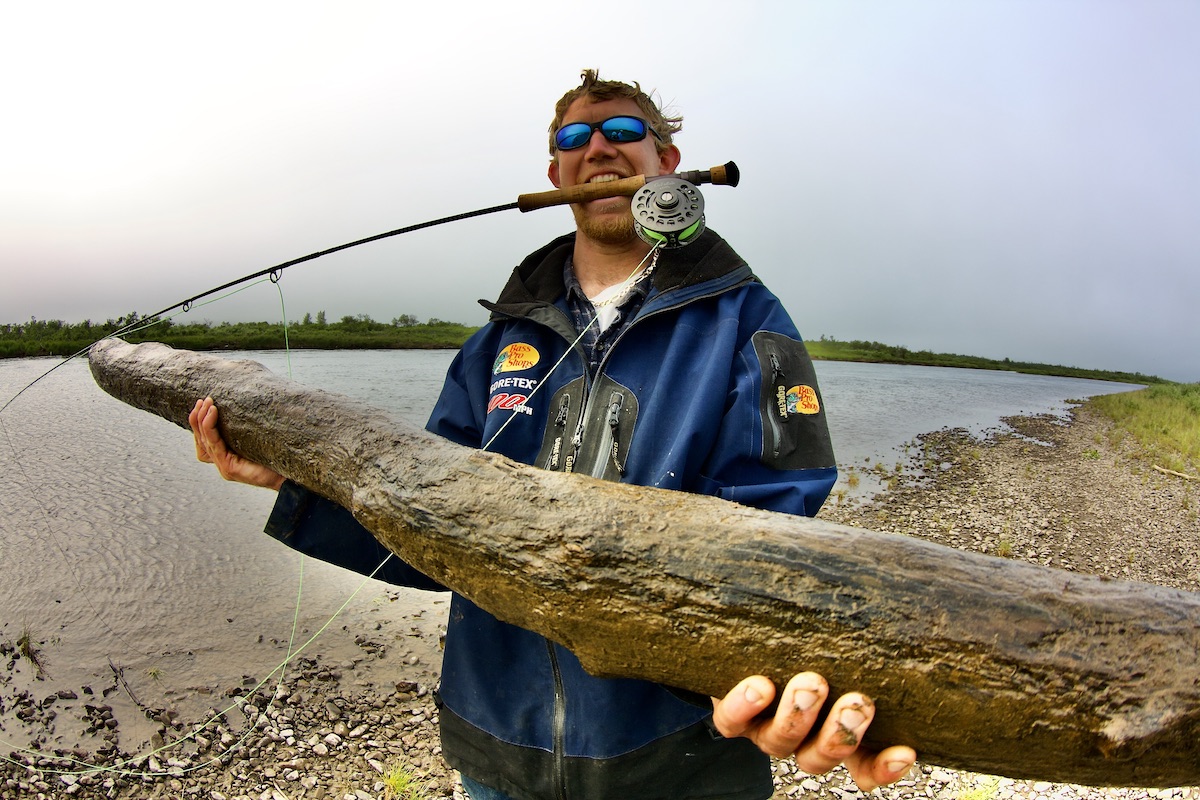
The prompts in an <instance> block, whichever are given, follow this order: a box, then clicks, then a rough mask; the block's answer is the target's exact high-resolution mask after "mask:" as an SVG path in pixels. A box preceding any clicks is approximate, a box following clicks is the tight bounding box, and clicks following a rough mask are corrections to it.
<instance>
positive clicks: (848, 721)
mask: <svg viewBox="0 0 1200 800" xmlns="http://www.w3.org/2000/svg"><path fill="white" fill-rule="evenodd" d="M866 721H867V715H866V714H864V713H863V710H862V706H859V705H853V706H848V707H846V708H843V709H842V713H841V714H839V715H838V722H839V723H841V726H842V727H843V728H848V729H849V730H852V731H853V730H857V729H858V727H859V726H860V725H862V724H863V723H864V722H866Z"/></svg>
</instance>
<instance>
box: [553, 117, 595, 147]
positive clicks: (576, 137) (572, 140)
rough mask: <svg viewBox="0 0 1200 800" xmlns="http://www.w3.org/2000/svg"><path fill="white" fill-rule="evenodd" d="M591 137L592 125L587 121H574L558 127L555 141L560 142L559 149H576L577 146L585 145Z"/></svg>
mask: <svg viewBox="0 0 1200 800" xmlns="http://www.w3.org/2000/svg"><path fill="white" fill-rule="evenodd" d="M591 138H592V126H591V125H588V124H587V123H586V122H572V123H571V124H570V125H564V126H562V127H561V128H559V129H558V133H557V134H555V136H554V141H555V142H556V143H557V144H558V149H559V150H574V149H575V148H577V147H583V146H584V145H585V144H587V143H588V139H591Z"/></svg>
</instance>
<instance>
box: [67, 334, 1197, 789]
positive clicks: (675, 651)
mask: <svg viewBox="0 0 1200 800" xmlns="http://www.w3.org/2000/svg"><path fill="white" fill-rule="evenodd" d="M90 358H91V368H92V372H93V375H94V376H95V379H96V381H97V383H99V384H100V386H101V387H103V388H104V389H105V390H106V391H108V392H109V393H110V394H112V395H114V396H115V397H117V398H119V399H120V400H123V401H124V402H126V403H129V404H131V405H133V406H136V407H138V408H141V409H144V410H146V411H150V412H153V413H155V414H158V415H159V416H162V417H164V418H166V419H168V420H170V421H171V422H174V423H175V424H177V425H180V426H182V427H185V428H186V427H187V415H188V412H189V411H190V410H191V408H192V406H193V405H194V403H195V401H196V399H197V398H200V397H204V396H207V395H211V396H212V397H213V398H214V399H215V400H216V401H217V403H218V405H219V407H220V408H221V412H222V413H221V416H220V420H221V431H222V433H223V435H224V436H225V438H226V440H227V441H228V442H229V444H230V445H231V446H232V448H233V449H234V450H236V451H237V452H239V453H242V454H243V455H245V456H247V457H249V458H251V459H253V460H256V461H259V462H261V463H265V464H268V465H270V466H271V467H273V468H274V469H276V470H277V471H279V472H280V473H282V474H284V475H287V476H289V477H291V478H292V479H294V480H296V481H297V482H299V483H301V484H303V485H305V486H308V487H309V488H311V489H313V490H315V491H317V492H319V493H320V494H322V495H324V496H326V497H329V498H331V499H332V500H335V501H336V502H338V503H340V504H342V505H343V506H345V507H347V508H349V509H350V510H351V511H352V512H353V513H354V515H355V516H356V517H357V518H358V519H359V520H360V521H361V522H362V524H363V525H364V526H366V527H367V528H368V529H370V530H371V531H372V532H373V533H374V534H375V535H376V537H378V539H379V540H380V541H381V542H383V543H384V545H386V546H387V547H388V548H389V549H390V550H392V551H393V552H395V553H396V554H398V555H399V556H400V557H401V558H403V559H404V560H405V561H407V562H409V563H410V564H412V565H414V566H415V567H417V568H419V569H421V570H422V571H423V572H425V573H426V574H428V575H430V576H431V577H433V578H435V579H437V580H438V581H440V582H441V583H443V584H444V585H445V586H447V587H449V588H451V589H453V590H455V591H457V592H460V593H462V594H463V595H465V596H467V597H468V598H470V599H471V600H473V601H474V602H475V603H477V604H478V605H479V606H481V607H483V608H485V609H487V610H488V611H490V612H491V613H493V614H495V615H496V616H497V617H499V618H501V619H504V620H507V621H509V622H511V623H513V624H516V625H520V626H522V627H525V628H528V629H531V630H534V631H537V632H539V633H542V634H544V635H545V636H547V637H548V638H550V639H552V640H554V641H557V642H560V643H561V644H563V645H564V646H566V647H568V648H570V649H571V650H572V651H573V652H574V653H575V654H576V655H577V656H578V657H579V659H580V660H581V661H582V662H583V664H584V666H585V667H586V668H587V669H588V670H589V671H591V672H592V673H593V674H596V675H600V676H622V677H634V678H644V679H649V680H653V681H658V682H661V683H666V684H670V685H673V686H677V687H681V688H683V689H688V690H692V691H695V692H699V693H702V694H705V695H718V696H720V695H723V694H724V693H725V692H726V691H727V690H728V689H730V688H731V687H732V686H733V685H735V684H736V683H737V682H738V681H739V680H741V679H742V678H743V677H745V676H747V675H751V674H755V673H762V674H765V675H767V676H768V677H771V678H772V679H774V680H775V681H777V682H783V681H786V680H787V679H788V678H789V677H790V676H791V675H792V674H794V673H796V672H799V671H802V670H815V671H817V672H820V673H822V674H824V675H825V676H826V677H827V678H828V679H829V681H830V683H831V685H832V688H833V692H834V695H835V696H836V693H838V692H841V691H846V690H851V689H853V690H859V691H863V692H865V693H867V694H868V695H870V696H872V697H873V698H874V699H875V701H876V705H877V714H876V719H875V722H874V724H873V725H872V727H871V729H870V732H869V735H868V739H867V742H868V744H872V743H873V744H876V745H884V744H908V745H911V746H913V747H914V748H916V750H917V752H918V753H919V755H920V757H921V758H922V760H924V761H927V762H929V763H936V764H942V765H944V766H948V767H953V768H959V769H967V770H972V771H976V772H983V773H989V774H998V775H1006V776H1010V777H1016V778H1034V779H1040V780H1049V781H1060V782H1070V783H1079V784H1088V785H1108V786H1141V787H1166V786H1181V785H1193V784H1200V595H1197V594H1190V593H1187V592H1181V591H1176V590H1171V589H1166V588H1162V587H1156V586H1151V585H1146V584H1135V583H1124V582H1119V581H1112V580H1107V579H1104V578H1100V577H1093V576H1088V575H1081V574H1077V573H1070V572H1065V571H1061V570H1055V569H1050V568H1045V567H1040V566H1035V565H1030V564H1024V563H1018V562H1014V561H1010V560H1006V559H1001V558H994V557H989V556H983V555H979V554H974V553H968V552H963V551H959V550H955V549H952V548H947V547H942V546H938V545H935V544H931V543H928V542H925V541H921V540H918V539H914V538H911V537H905V536H900V535H894V534H881V533H875V532H872V531H866V530H859V529H855V528H849V527H845V526H839V525H833V524H829V523H825V522H822V521H820V520H810V519H804V518H797V517H792V516H788V515H783V514H773V513H768V512H763V511H758V510H754V509H750V508H745V507H742V506H739V505H736V504H734V503H729V502H726V501H723V500H718V499H714V498H707V497H697V496H692V495H688V494H684V493H681V492H671V491H665V490H657V489H647V488H641V487H632V486H625V485H620V484H614V483H605V482H601V481H597V480H593V479H591V478H587V477H582V476H576V475H566V474H561V473H554V472H547V471H544V470H539V469H534V468H532V467H528V466H524V465H521V464H518V463H515V462H513V461H511V460H508V459H506V458H503V457H501V456H497V455H493V454H488V453H482V452H479V451H475V450H471V449H468V448H463V447H458V446H456V445H453V444H450V443H448V442H446V441H444V440H441V439H439V438H437V437H434V436H432V435H430V434H427V433H426V432H424V431H421V430H417V429H415V428H414V427H412V426H410V425H407V424H405V423H403V422H401V421H398V420H396V419H394V418H392V417H390V416H389V415H387V414H385V413H383V412H381V411H377V410H374V409H371V408H369V407H366V406H364V405H362V404H359V403H357V402H355V401H353V400H350V399H348V398H345V397H342V396H339V395H334V394H330V393H327V392H323V391H318V390H313V389H306V388H303V387H301V386H299V385H298V384H295V383H292V382H290V381H288V380H285V379H282V378H278V377H276V376H274V375H272V374H271V373H270V372H268V371H267V370H265V369H264V368H263V367H261V366H259V365H258V364H255V363H253V362H245V361H236V362H235V361H228V360H223V359H219V358H215V357H212V356H207V355H199V354H195V353H190V352H187V351H176V350H172V349H170V348H168V347H165V346H163V345H151V344H144V345H139V346H133V345H128V344H125V343H123V342H119V341H115V340H109V341H105V342H102V343H100V344H98V345H96V346H94V347H93V348H92V351H91V357H90ZM180 446H181V447H182V446H184V445H183V444H182V442H181V444H180Z"/></svg>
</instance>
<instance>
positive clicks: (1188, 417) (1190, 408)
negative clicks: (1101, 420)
mask: <svg viewBox="0 0 1200 800" xmlns="http://www.w3.org/2000/svg"><path fill="white" fill-rule="evenodd" d="M1088 404H1089V405H1090V406H1091V407H1093V408H1095V409H1097V410H1098V411H1100V412H1101V413H1103V414H1105V415H1106V416H1108V417H1109V418H1111V419H1112V420H1113V422H1115V423H1116V425H1117V428H1118V430H1119V431H1120V432H1124V433H1127V434H1128V435H1130V436H1132V437H1133V438H1134V440H1135V441H1136V442H1137V443H1138V449H1139V450H1140V452H1141V455H1142V457H1143V458H1145V459H1146V460H1147V461H1149V462H1150V463H1151V464H1155V465H1158V466H1161V467H1164V468H1166V469H1171V470H1175V471H1176V472H1183V473H1187V474H1190V475H1196V474H1197V473H1200V383H1172V384H1159V385H1155V386H1150V387H1148V388H1146V389H1142V390H1140V391H1137V392H1121V393H1120V394H1106V395H1101V396H1099V397H1093V398H1092V399H1090V400H1089V401H1088Z"/></svg>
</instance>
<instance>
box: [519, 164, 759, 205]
mask: <svg viewBox="0 0 1200 800" xmlns="http://www.w3.org/2000/svg"><path fill="white" fill-rule="evenodd" d="M661 178H676V179H678V180H684V181H687V182H688V183H692V184H701V183H711V184H714V185H717V186H737V185H738V181H739V180H741V173H740V172H738V168H737V164H735V163H733V162H732V161H728V162H726V163H724V164H722V165H720V166H716V167H713V168H711V169H705V170H691V171H690V172H680V173H676V174H674V175H658V176H655V177H653V178H649V179H647V178H646V176H645V175H634V176H633V177H632V178H622V179H621V180H618V181H608V182H607V183H581V184H579V185H578V186H568V187H567V188H565V189H551V190H550V191H548V192H534V193H532V194H522V195H518V196H517V208H519V209H520V210H521V211H522V212H525V211H534V210H536V209H539V208H549V207H550V206H561V205H565V204H567V203H586V202H587V201H588V200H599V199H600V198H603V197H633V196H634V195H635V194H637V192H638V190H639V189H641V188H642V187H643V186H645V185H646V183H647V182H648V181H655V180H659V179H661Z"/></svg>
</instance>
